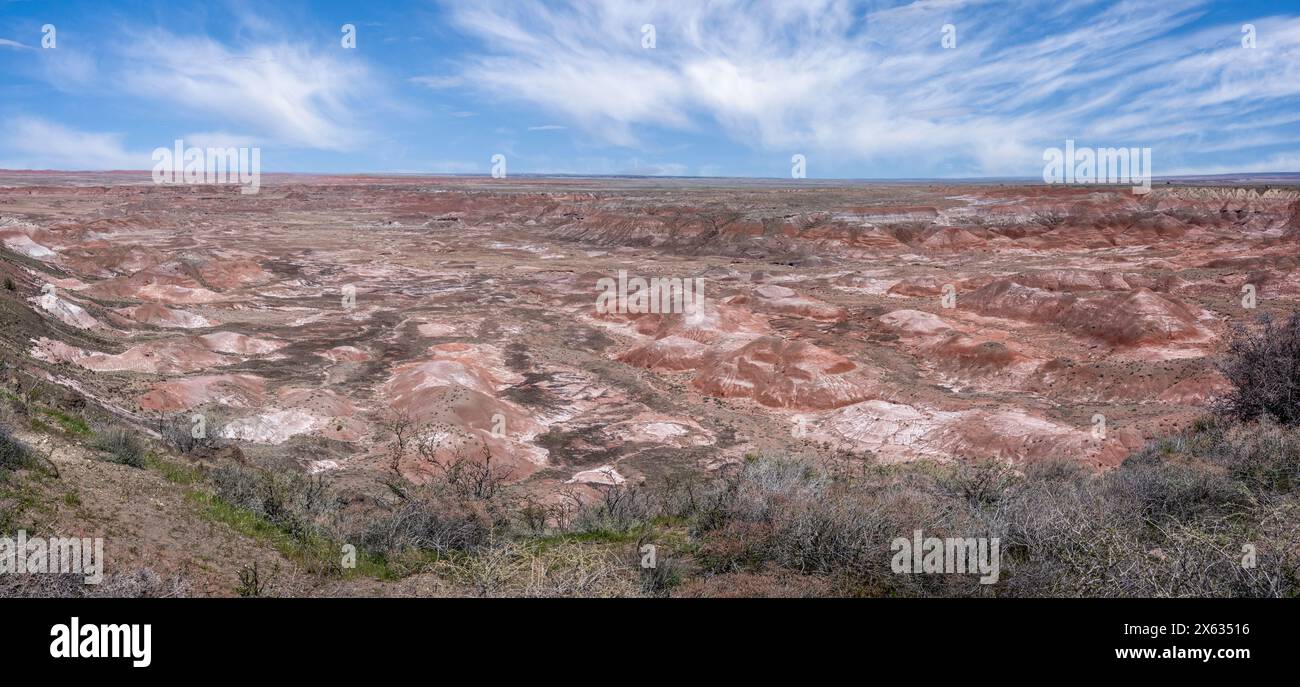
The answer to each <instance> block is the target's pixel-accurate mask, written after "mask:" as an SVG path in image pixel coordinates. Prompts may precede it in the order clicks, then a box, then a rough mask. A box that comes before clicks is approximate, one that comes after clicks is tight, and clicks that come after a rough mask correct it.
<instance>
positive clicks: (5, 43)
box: [0, 38, 32, 50]
mask: <svg viewBox="0 0 1300 687" xmlns="http://www.w3.org/2000/svg"><path fill="white" fill-rule="evenodd" d="M0 48H13V49H14V50H32V47H31V46H30V45H23V44H22V43H19V42H18V41H11V40H9V39H8V38H0Z"/></svg>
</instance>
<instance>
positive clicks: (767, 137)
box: [0, 0, 1300, 178]
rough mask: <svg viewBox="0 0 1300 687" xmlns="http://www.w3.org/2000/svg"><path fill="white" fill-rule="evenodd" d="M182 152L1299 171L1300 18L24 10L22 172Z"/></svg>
mask: <svg viewBox="0 0 1300 687" xmlns="http://www.w3.org/2000/svg"><path fill="white" fill-rule="evenodd" d="M349 23H350V24H353V25H354V26H355V27H356V32H357V33H356V36H357V45H356V48H355V49H345V48H343V47H342V46H341V44H340V39H341V38H342V36H343V34H342V32H341V28H340V27H341V26H342V25H343V24H349ZM46 24H50V25H53V26H54V28H55V34H54V37H55V40H56V43H55V47H53V48H52V49H47V48H44V47H42V36H43V34H42V27H43V26H44V25H46ZM646 24H652V25H653V26H654V38H655V43H654V47H653V48H646V47H644V45H643V43H644V33H643V28H642V27H643V26H645V25H646ZM946 24H950V25H952V27H953V31H955V38H956V45H955V47H953V48H950V49H949V48H945V47H943V45H942V39H943V37H944V25H946ZM1245 24H1251V25H1253V26H1254V27H1255V28H1254V36H1255V47H1254V48H1247V47H1244V46H1243V35H1244V34H1243V25H1245ZM949 33H950V35H951V33H952V31H950V32H949ZM176 138H183V139H184V140H185V141H186V143H187V144H192V145H199V146H206V145H255V146H259V147H260V148H261V149H262V169H263V171H267V172H325V173H348V172H409V173H419V172H426V173H430V172H432V173H463V174H470V173H479V174H482V173H487V172H488V171H489V170H490V167H491V158H492V156H493V155H494V154H498V153H500V154H504V155H506V157H507V160H508V169H509V172H511V173H559V174H671V175H689V176H760V177H764V176H766V177H788V176H789V174H790V167H791V163H790V158H791V156H792V155H794V154H802V155H804V156H805V158H806V160H807V173H808V176H809V177H811V178H836V177H838V178H903V177H908V178H916V177H976V176H1038V175H1039V174H1040V173H1041V170H1042V167H1043V161H1042V160H1043V158H1042V155H1043V150H1044V149H1045V148H1047V147H1053V146H1055V147H1060V146H1063V145H1064V141H1065V140H1066V139H1067V138H1069V139H1074V140H1076V142H1077V144H1078V145H1079V146H1095V147H1111V146H1125V147H1150V148H1151V149H1152V151H1153V160H1154V171H1155V174H1157V175H1164V174H1196V173H1207V174H1209V173H1227V172H1252V171H1253V172H1259V171H1274V172H1296V171H1300V0H1288V1H1285V2H1279V1H1275V2H1226V1H1225V2H1199V1H1180V0H1160V1H1156V0H1150V1H1147V0H1144V1H1142V2H1087V1H1078V0H1054V1H1052V2H974V1H967V2H959V1H943V0H931V1H922V2H910V3H909V2H838V1H834V0H795V1H791V2H739V1H730V0H714V1H712V2H704V1H703V0H684V1H680V2H655V1H651V0H642V1H628V2H618V1H614V0H609V1H606V2H581V1H557V2H526V1H525V0H474V1H470V0H459V1H453V2H436V1H431V0H419V1H412V2H406V1H402V0H394V1H392V2H342V1H339V2H327V1H313V2H295V1H294V0H277V1H276V2H273V3H272V2H222V1H214V2H186V1H184V0H166V1H164V0H159V1H151V2H133V1H129V0H128V1H125V2H107V1H106V0H89V1H84V2H83V1H71V0H70V1H66V2H61V1H58V0H54V1H49V0H0V168H27V169H149V168H150V167H152V160H151V158H150V155H151V152H152V151H153V149H155V148H157V147H160V146H162V147H170V146H171V144H172V141H173V140H174V139H176Z"/></svg>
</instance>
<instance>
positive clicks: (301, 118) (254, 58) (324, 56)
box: [119, 31, 373, 151]
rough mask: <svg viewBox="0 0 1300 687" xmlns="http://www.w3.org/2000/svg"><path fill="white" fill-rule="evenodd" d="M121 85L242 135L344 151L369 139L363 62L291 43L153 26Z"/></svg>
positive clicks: (134, 50) (127, 56) (128, 55)
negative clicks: (236, 40) (240, 41)
mask: <svg viewBox="0 0 1300 687" xmlns="http://www.w3.org/2000/svg"><path fill="white" fill-rule="evenodd" d="M128 44H129V45H130V46H131V47H130V48H129V49H127V50H126V52H125V53H124V55H123V57H124V64H123V65H122V66H121V68H120V70H119V74H120V78H121V82H122V84H123V85H124V87H125V88H126V89H128V90H129V91H131V92H132V93H134V94H136V95H137V96H141V97H146V98H150V99H154V100H156V101H159V102H162V103H165V104H167V105H169V106H172V107H176V108H179V109H181V110H183V111H188V112H200V113H203V114H206V115H210V116H213V117H215V118H217V119H219V120H221V121H223V122H227V123H229V124H230V125H236V126H239V127H241V128H243V129H245V130H246V131H247V132H248V133H247V134H243V136H245V137H251V138H257V139H261V140H269V141H273V142H278V143H284V144H288V145H294V146H301V147H306V148H315V149H321V150H333V151H345V150H349V149H353V148H355V147H357V146H358V145H360V144H361V143H362V142H363V141H364V140H365V138H366V136H367V133H368V132H367V131H366V130H365V128H364V126H363V124H362V122H361V120H360V119H359V118H358V117H357V113H358V111H359V110H361V109H362V103H364V102H365V98H366V97H367V95H368V94H369V93H370V89H369V88H368V84H371V83H372V82H373V79H372V78H371V75H370V74H369V72H368V69H367V67H366V66H364V64H363V63H361V62H358V61H355V60H348V59H344V58H343V57H342V56H338V55H334V54H329V53H324V52H320V51H317V50H312V49H311V48H309V47H307V46H305V45H304V44H301V43H299V44H295V43H289V42H272V43H257V44H252V45H248V46H245V47H233V46H229V45H225V44H222V43H219V42H217V41H215V40H212V39H210V38H207V37H204V36H176V35H172V34H169V33H165V32H161V31H157V32H153V33H151V34H149V35H148V36H147V37H144V38H142V39H140V40H133V41H129V42H128Z"/></svg>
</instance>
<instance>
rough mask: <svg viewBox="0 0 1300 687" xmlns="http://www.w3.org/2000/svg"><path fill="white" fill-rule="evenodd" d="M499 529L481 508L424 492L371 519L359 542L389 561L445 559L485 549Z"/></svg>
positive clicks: (428, 491)
mask: <svg viewBox="0 0 1300 687" xmlns="http://www.w3.org/2000/svg"><path fill="white" fill-rule="evenodd" d="M496 526H497V523H496V522H494V519H493V517H492V515H491V514H490V512H489V511H488V509H486V508H485V507H483V505H482V504H474V503H468V502H466V501H463V500H461V499H457V498H453V497H450V496H447V495H444V494H440V493H438V492H437V491H436V490H432V489H425V490H421V491H419V492H417V493H414V494H412V495H409V496H408V497H407V498H405V499H403V500H401V501H400V502H399V503H397V504H396V505H395V506H393V507H392V508H391V509H390V510H389V511H387V512H386V513H384V514H382V515H379V516H378V517H372V518H371V519H370V520H369V521H368V522H366V523H365V524H364V525H363V526H362V527H361V530H360V532H359V533H358V534H357V536H356V538H357V541H358V543H359V548H361V549H362V550H363V551H366V552H367V553H370V554H374V555H377V556H381V557H384V558H388V559H392V558H394V557H396V556H397V555H398V554H401V553H403V552H412V551H414V552H431V553H434V554H439V555H443V554H447V553H451V552H453V551H457V552H467V551H474V550H476V549H479V548H481V547H484V546H486V545H487V543H488V542H489V541H490V540H491V538H492V535H493V531H494V528H495V527H496Z"/></svg>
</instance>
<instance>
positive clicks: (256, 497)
mask: <svg viewBox="0 0 1300 687" xmlns="http://www.w3.org/2000/svg"><path fill="white" fill-rule="evenodd" d="M211 479H212V484H213V487H214V488H215V490H216V495H217V497H218V498H220V499H221V500H222V501H225V502H226V503H228V504H230V505H231V506H234V507H236V508H241V509H244V510H246V511H249V512H251V513H253V514H254V515H256V516H258V517H260V518H263V519H265V520H266V521H267V522H269V523H271V524H272V525H274V526H276V527H277V528H279V529H280V530H282V531H284V532H286V533H287V534H289V535H291V536H293V537H295V538H297V539H300V540H305V539H309V538H312V537H320V536H327V535H328V534H329V533H330V532H331V531H332V529H333V528H334V526H335V525H336V524H337V516H338V513H339V510H340V506H341V503H340V501H339V497H338V495H337V494H335V493H333V492H332V491H331V490H330V489H329V488H328V487H327V485H326V483H325V480H324V478H323V477H308V476H305V475H300V474H296V473H288V474H276V473H273V472H271V471H269V470H250V469H245V468H239V467H233V466H224V467H220V468H217V469H216V470H213V471H212V477H211Z"/></svg>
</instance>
